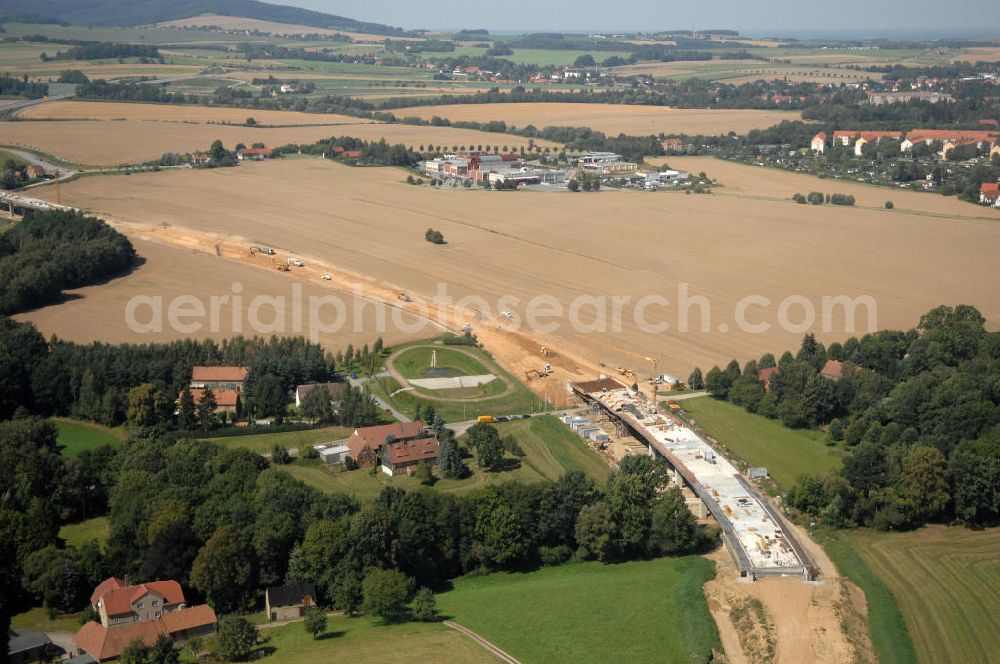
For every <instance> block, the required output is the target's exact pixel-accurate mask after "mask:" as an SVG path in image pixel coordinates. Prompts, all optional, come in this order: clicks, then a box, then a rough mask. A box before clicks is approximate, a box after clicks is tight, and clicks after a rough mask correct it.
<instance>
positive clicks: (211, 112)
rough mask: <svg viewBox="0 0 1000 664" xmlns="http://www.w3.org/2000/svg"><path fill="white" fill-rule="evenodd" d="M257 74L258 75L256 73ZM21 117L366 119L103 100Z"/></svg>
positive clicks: (275, 121) (269, 121) (267, 121)
mask: <svg viewBox="0 0 1000 664" xmlns="http://www.w3.org/2000/svg"><path fill="white" fill-rule="evenodd" d="M258 76H260V74H258ZM20 117H22V118H24V119H33V120H38V119H46V120H156V121H162V122H196V123H234V124H243V123H244V122H245V121H246V119H247V118H249V117H252V118H253V119H254V120H256V121H257V124H262V125H276V126H280V125H320V124H322V125H329V124H366V123H369V122H371V121H370V120H364V119H362V118H355V117H351V116H348V115H335V114H332V113H330V114H325V113H324V114H319V113H298V112H296V111H267V110H260V109H253V108H223V107H210V106H195V105H193V104H131V103H120V102H104V101H54V102H50V103H48V104H42V105H40V106H35V107H34V108H29V109H28V110H26V111H24V112H23V113H21V114H20Z"/></svg>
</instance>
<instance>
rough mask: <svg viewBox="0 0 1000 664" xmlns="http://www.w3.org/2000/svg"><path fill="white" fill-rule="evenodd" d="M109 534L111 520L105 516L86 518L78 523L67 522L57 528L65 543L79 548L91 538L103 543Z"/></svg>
mask: <svg viewBox="0 0 1000 664" xmlns="http://www.w3.org/2000/svg"><path fill="white" fill-rule="evenodd" d="M110 536H111V522H110V521H108V517H106V516H98V517H94V518H93V519H87V520H86V521H81V522H80V523H68V524H66V525H65V526H63V527H62V528H60V529H59V537H61V538H63V539H64V540H66V544H68V545H69V546H74V547H76V548H78V549H79V548H80V547H81V546H83V545H84V544H86V543H87V542H89V541H91V540H97V543H98V544H102V545H103V544H104V543H105V542H107V541H108V537H110Z"/></svg>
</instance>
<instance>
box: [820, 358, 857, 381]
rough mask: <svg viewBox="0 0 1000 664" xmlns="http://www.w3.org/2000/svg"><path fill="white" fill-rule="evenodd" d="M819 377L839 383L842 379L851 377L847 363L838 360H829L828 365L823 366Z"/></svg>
mask: <svg viewBox="0 0 1000 664" xmlns="http://www.w3.org/2000/svg"><path fill="white" fill-rule="evenodd" d="M819 375H820V376H823V377H824V378H829V379H830V380H834V381H837V380H840V379H841V378H847V377H848V376H850V372H849V370H848V365H847V364H846V363H844V362H840V361H838V360H827V361H826V364H825V365H823V369H822V370H821V371H820V372H819Z"/></svg>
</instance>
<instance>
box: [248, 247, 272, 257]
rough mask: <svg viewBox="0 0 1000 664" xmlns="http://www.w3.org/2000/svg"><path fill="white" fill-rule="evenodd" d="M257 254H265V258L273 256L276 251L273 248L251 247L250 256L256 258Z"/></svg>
mask: <svg viewBox="0 0 1000 664" xmlns="http://www.w3.org/2000/svg"><path fill="white" fill-rule="evenodd" d="M256 254H264V255H265V256H273V255H274V249H272V248H271V247H258V246H255V245H251V246H250V255H251V256H254V255H256Z"/></svg>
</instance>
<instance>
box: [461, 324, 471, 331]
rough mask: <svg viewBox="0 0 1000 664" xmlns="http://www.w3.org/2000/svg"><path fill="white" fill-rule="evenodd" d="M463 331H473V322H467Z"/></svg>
mask: <svg viewBox="0 0 1000 664" xmlns="http://www.w3.org/2000/svg"><path fill="white" fill-rule="evenodd" d="M462 332H466V333H468V332H472V323H466V324H465V325H463V326H462Z"/></svg>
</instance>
